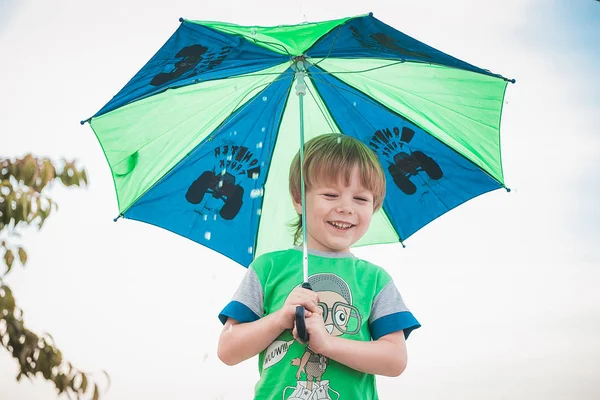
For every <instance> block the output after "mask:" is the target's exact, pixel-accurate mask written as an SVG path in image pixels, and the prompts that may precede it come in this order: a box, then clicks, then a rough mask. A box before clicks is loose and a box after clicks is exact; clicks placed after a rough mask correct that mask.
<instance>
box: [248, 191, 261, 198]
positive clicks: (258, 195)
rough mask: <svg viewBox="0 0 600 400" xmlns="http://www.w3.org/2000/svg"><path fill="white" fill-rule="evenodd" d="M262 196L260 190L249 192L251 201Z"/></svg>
mask: <svg viewBox="0 0 600 400" xmlns="http://www.w3.org/2000/svg"><path fill="white" fill-rule="evenodd" d="M262 195H263V190H262V189H252V191H251V192H250V197H251V198H253V199H255V198H257V197H260V196H262Z"/></svg>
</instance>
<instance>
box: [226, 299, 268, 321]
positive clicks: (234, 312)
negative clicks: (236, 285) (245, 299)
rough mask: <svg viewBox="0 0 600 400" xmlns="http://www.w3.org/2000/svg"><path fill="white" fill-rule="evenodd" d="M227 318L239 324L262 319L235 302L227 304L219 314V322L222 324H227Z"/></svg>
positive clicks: (243, 305)
mask: <svg viewBox="0 0 600 400" xmlns="http://www.w3.org/2000/svg"><path fill="white" fill-rule="evenodd" d="M227 318H233V319H235V320H236V321H238V322H254V321H256V320H258V319H260V317H259V316H258V315H256V314H255V313H254V312H253V311H252V310H251V309H249V308H248V307H247V306H246V305H245V304H243V303H240V302H239V301H235V300H234V301H231V302H230V303H229V304H227V305H226V306H225V308H224V309H223V311H221V313H220V314H219V320H220V321H221V323H222V324H225V322H227Z"/></svg>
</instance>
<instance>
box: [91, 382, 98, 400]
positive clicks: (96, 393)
mask: <svg viewBox="0 0 600 400" xmlns="http://www.w3.org/2000/svg"><path fill="white" fill-rule="evenodd" d="M99 398H100V392H99V391H98V385H96V384H94V397H93V398H92V400H98V399H99Z"/></svg>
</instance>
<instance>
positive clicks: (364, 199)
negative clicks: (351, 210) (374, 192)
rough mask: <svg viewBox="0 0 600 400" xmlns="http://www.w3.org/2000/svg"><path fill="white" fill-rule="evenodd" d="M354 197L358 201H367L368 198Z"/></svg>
mask: <svg viewBox="0 0 600 400" xmlns="http://www.w3.org/2000/svg"><path fill="white" fill-rule="evenodd" d="M355 199H356V200H358V201H369V199H368V198H366V197H355Z"/></svg>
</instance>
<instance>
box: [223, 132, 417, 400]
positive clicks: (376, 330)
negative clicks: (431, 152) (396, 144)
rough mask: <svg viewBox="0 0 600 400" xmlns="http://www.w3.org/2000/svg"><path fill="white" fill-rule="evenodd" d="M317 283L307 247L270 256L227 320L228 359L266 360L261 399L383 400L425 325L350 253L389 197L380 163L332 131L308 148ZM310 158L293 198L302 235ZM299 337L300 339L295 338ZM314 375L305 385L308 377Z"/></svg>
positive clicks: (296, 172)
mask: <svg viewBox="0 0 600 400" xmlns="http://www.w3.org/2000/svg"><path fill="white" fill-rule="evenodd" d="M304 153H305V158H304V165H303V168H304V170H303V173H304V179H305V185H306V203H305V209H306V224H307V245H308V248H309V271H310V274H311V275H310V276H309V282H310V283H311V285H312V287H313V290H314V291H311V290H307V289H303V288H301V287H299V283H301V282H302V268H301V266H302V251H301V249H300V248H299V247H295V248H292V249H288V250H284V251H278V252H273V253H268V254H264V255H262V256H260V257H258V258H257V259H256V260H255V261H254V262H253V263H252V265H251V266H250V267H249V269H248V272H247V273H246V275H245V277H244V279H243V281H242V283H241V284H240V287H239V288H238V290H237V291H236V293H235V294H234V296H233V299H232V301H231V302H230V303H229V304H228V305H227V306H226V307H225V309H224V310H223V311H222V312H221V314H220V315H219V318H220V319H221V321H222V322H223V323H224V325H225V326H224V329H223V331H222V333H221V336H220V339H219V348H218V355H219V358H220V359H221V360H222V361H223V362H225V363H226V364H228V365H234V364H237V363H239V362H241V361H244V360H246V359H248V358H250V357H252V356H254V355H256V354H259V372H260V379H259V382H258V383H257V384H256V387H255V399H281V398H284V399H289V400H296V399H304V400H317V399H330V398H332V397H331V396H332V394H334V397H333V398H341V399H378V395H377V389H376V384H375V375H385V376H398V375H400V374H401V373H402V372H403V371H404V369H405V367H406V361H407V354H406V343H405V339H406V338H407V337H408V335H409V333H410V332H411V331H412V330H413V329H416V328H418V327H419V326H420V325H419V323H418V322H417V320H416V319H415V318H414V316H413V315H412V313H411V312H410V311H408V309H407V307H406V305H405V304H404V302H403V300H402V297H401V296H400V293H399V292H398V290H397V288H396V286H395V285H394V282H393V281H392V279H391V277H390V276H389V274H388V273H387V272H385V270H383V269H382V268H380V267H378V266H376V265H373V264H371V263H369V262H367V261H364V260H360V259H358V258H356V257H355V256H354V255H353V254H352V253H350V247H351V246H352V245H354V244H355V243H356V242H357V241H358V240H359V239H360V238H361V237H362V236H363V235H364V234H365V233H366V232H367V230H368V228H369V225H370V223H371V219H372V216H373V213H374V212H376V211H378V210H379V209H380V208H381V205H382V203H383V198H384V196H385V175H384V172H383V170H382V168H381V165H380V164H379V161H378V160H377V156H376V155H375V154H374V153H373V152H372V151H371V150H370V149H369V148H368V147H367V146H365V145H364V144H363V143H362V142H360V141H359V140H357V139H354V138H351V137H348V136H344V135H340V134H328V135H321V136H318V137H316V138H314V139H312V140H310V141H308V142H307V143H306V144H305V150H304ZM300 184H301V183H300V161H299V155H296V157H295V158H294V160H293V161H292V165H291V168H290V181H289V186H290V194H291V197H292V202H293V204H294V207H295V208H296V211H297V213H298V216H299V218H298V221H297V223H296V225H295V226H296V231H295V243H296V244H299V242H300V238H301V236H302V235H301V234H302V228H303V227H302V222H301V221H302V220H301V218H300V216H301V213H302V204H301V198H300V193H301V186H300ZM297 305H301V306H303V307H305V309H306V327H307V330H308V333H309V343H308V344H307V345H304V344H302V343H301V342H299V341H298V340H297V335H296V329H295V326H294V316H295V308H296V306H297ZM294 339H296V341H294ZM303 378H304V379H303Z"/></svg>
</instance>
